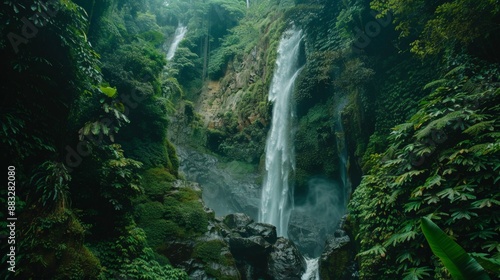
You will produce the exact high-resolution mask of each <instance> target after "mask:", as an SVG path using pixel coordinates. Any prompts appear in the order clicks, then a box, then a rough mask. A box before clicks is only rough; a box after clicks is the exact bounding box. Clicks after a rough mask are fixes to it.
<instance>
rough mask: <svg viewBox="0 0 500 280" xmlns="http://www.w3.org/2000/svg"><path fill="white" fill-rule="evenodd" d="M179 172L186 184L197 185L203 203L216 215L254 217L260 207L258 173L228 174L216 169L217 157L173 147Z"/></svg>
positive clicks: (224, 170)
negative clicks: (201, 193) (183, 176)
mask: <svg viewBox="0 0 500 280" xmlns="http://www.w3.org/2000/svg"><path fill="white" fill-rule="evenodd" d="M177 154H178V156H179V158H180V160H181V165H180V171H181V172H182V173H184V174H185V176H186V178H187V179H188V180H190V181H195V182H197V183H199V184H200V186H201V188H202V190H203V201H204V203H205V204H206V205H207V206H208V207H210V208H212V209H213V210H214V211H215V214H216V215H217V216H224V215H228V214H230V213H237V212H242V213H246V214H248V215H249V216H251V217H253V218H256V217H257V216H258V210H259V206H260V192H261V190H260V185H258V184H255V183H252V182H257V181H259V180H258V179H257V178H258V176H259V174H252V173H248V174H231V172H230V171H229V170H227V169H224V168H220V166H219V161H218V159H217V158H215V157H213V156H211V155H207V154H202V153H199V152H197V151H194V150H190V149H187V148H183V147H181V146H178V147H177Z"/></svg>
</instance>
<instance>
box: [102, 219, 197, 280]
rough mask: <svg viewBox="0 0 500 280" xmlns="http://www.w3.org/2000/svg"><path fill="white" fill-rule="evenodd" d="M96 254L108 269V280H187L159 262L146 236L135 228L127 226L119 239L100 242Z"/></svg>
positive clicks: (106, 276) (173, 269)
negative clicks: (118, 279)
mask: <svg viewBox="0 0 500 280" xmlns="http://www.w3.org/2000/svg"><path fill="white" fill-rule="evenodd" d="M94 251H95V252H96V255H97V256H98V257H99V258H100V259H101V262H102V265H103V267H104V268H105V270H104V273H103V274H104V278H105V279H117V278H128V277H130V278H133V279H151V280H153V279H179V280H187V279H188V277H187V274H186V273H185V272H184V271H182V270H180V269H176V268H173V267H172V266H170V265H161V264H160V263H159V262H158V261H156V259H155V254H154V252H153V251H152V250H151V248H149V247H148V246H147V241H146V233H145V232H144V230H142V229H141V228H138V227H135V226H134V225H130V226H128V227H127V231H126V232H124V234H123V235H121V236H120V237H118V238H117V239H115V240H111V241H107V242H100V243H99V244H97V245H96V246H95V247H94Z"/></svg>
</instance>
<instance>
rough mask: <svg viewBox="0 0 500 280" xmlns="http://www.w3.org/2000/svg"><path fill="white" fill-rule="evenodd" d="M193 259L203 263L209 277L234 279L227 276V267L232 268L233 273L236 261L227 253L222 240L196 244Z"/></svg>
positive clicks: (225, 279)
mask: <svg viewBox="0 0 500 280" xmlns="http://www.w3.org/2000/svg"><path fill="white" fill-rule="evenodd" d="M193 258H195V259H198V260H200V261H201V262H202V263H204V264H205V265H204V268H205V271H206V273H207V274H208V275H209V276H213V277H215V278H216V279H221V280H231V279H235V275H227V274H225V273H224V272H227V271H228V270H227V269H224V267H225V268H227V267H233V268H234V270H233V271H234V272H236V273H237V270H236V269H235V266H236V261H235V259H234V257H233V255H232V254H231V253H230V252H229V247H228V245H227V244H226V243H225V242H224V241H222V240H209V241H202V242H200V243H197V244H196V245H195V247H194V251H193Z"/></svg>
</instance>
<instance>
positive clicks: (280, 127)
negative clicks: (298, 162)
mask: <svg viewBox="0 0 500 280" xmlns="http://www.w3.org/2000/svg"><path fill="white" fill-rule="evenodd" d="M301 39H302V31H301V30H289V31H286V32H285V34H284V36H283V38H282V39H281V41H280V44H279V47H278V58H277V60H276V70H275V72H274V76H273V80H272V83H271V88H270V90H269V100H270V101H271V102H272V103H273V105H274V106H273V116H272V124H271V130H270V132H269V135H268V138H267V142H266V174H265V177H264V184H263V187H262V198H261V207H260V213H259V221H261V222H263V223H268V224H272V225H274V226H276V230H277V233H278V236H284V237H287V235H288V232H287V231H288V221H289V218H290V211H291V209H292V208H293V190H292V188H291V187H290V182H289V176H290V173H291V172H292V170H294V169H295V154H294V147H293V130H294V129H293V127H292V124H293V119H294V118H295V110H294V106H293V102H292V93H293V85H294V82H295V79H296V78H297V76H298V74H299V72H300V70H301V68H300V67H299V54H300V42H301Z"/></svg>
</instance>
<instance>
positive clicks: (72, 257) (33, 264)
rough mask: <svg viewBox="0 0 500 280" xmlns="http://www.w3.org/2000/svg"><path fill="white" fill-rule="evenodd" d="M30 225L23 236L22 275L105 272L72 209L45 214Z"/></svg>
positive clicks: (59, 276)
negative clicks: (86, 242)
mask: <svg viewBox="0 0 500 280" xmlns="http://www.w3.org/2000/svg"><path fill="white" fill-rule="evenodd" d="M24 219H25V220H26V221H28V220H29V217H28V216H25V217H24ZM23 227H24V226H23ZM29 228H30V230H29V231H26V232H22V233H21V235H20V236H19V240H20V244H19V247H20V248H23V251H22V258H20V268H19V273H20V275H19V278H23V279H35V278H36V279H38V278H44V279H45V278H46V279H49V278H50V279H95V278H97V277H98V275H99V274H100V273H101V265H100V262H99V260H98V259H97V258H96V257H95V256H94V255H93V254H92V253H91V252H90V251H89V250H88V249H87V248H86V247H85V246H84V245H83V235H84V228H83V226H82V225H81V223H80V221H79V220H78V219H77V218H76V217H75V215H74V214H73V213H72V212H71V211H69V210H64V211H59V212H54V213H50V214H42V215H41V216H39V217H37V218H35V219H32V220H31V222H30V225H29Z"/></svg>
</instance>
